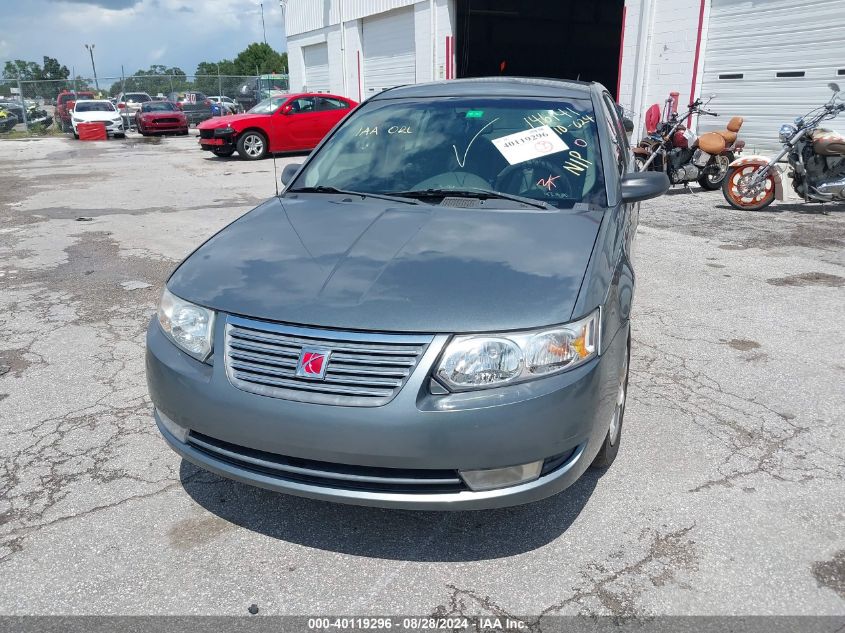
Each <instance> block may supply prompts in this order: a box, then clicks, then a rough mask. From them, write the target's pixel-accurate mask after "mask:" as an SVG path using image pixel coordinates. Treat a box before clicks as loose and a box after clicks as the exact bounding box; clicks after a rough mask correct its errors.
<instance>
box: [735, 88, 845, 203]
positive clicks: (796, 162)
mask: <svg viewBox="0 0 845 633" xmlns="http://www.w3.org/2000/svg"><path fill="white" fill-rule="evenodd" d="M828 87H829V88H830V89H831V90H833V96H832V97H831V98H830V100H829V101H828V102H827V103H825V104H824V105H823V106H820V107H818V108H814V109H813V110H810V111H809V112H808V113H807V114H805V115H804V116H800V117H798V118H796V119H795V122H794V123H785V124H784V125H782V126H781V127H780V132H779V137H780V142H781V143H783V149H781V151H780V152H779V153H778V154H777V156H775V157H774V158H766V157H765V156H746V157H745V158H741V159H739V160H737V161H734V162H733V163H731V166H730V170H729V171H728V177H727V178H726V179H725V183H724V185H722V193H723V194H724V196H725V200H727V201H728V204H730V205H731V206H732V207H734V208H735V209H747V210H749V211H756V210H758V209H762V208H763V207H767V206H769V205H770V204H771V203H772V202H774V200H775V199H778V200H783V180H782V176H781V171H780V167H778V166H777V162H778V161H779V160H780V159H781V158H783V157H784V156H786V157H787V160H788V161H789V166H790V168H791V171H790V172H789V173H788V174H787V175H788V176H789V177H790V178H792V188H793V189H794V190H795V193H797V194H798V195H799V196H801V197H802V198H803V199H804V201H805V202H834V201H843V200H845V136H842V135H840V134H837V133H835V132H833V131H831V130H825V129H822V128H820V127H819V124H820V123H821V122H822V121H825V120H827V119H835V118H836V117H837V116H839V114H840V113H841V112H845V103H836V101H837V99H839V100H841V99H842V97H841V95H840V93H839V85H838V84H835V83H829V84H828Z"/></svg>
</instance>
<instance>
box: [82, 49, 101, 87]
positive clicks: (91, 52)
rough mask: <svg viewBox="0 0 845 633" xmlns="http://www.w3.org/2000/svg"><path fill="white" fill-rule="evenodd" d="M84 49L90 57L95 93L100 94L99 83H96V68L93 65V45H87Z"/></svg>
mask: <svg viewBox="0 0 845 633" xmlns="http://www.w3.org/2000/svg"><path fill="white" fill-rule="evenodd" d="M85 48H87V49H88V54H89V55H90V56H91V70H93V71H94V85H95V86H96V87H97V92H100V82H99V81H97V67H96V66H95V65H94V45H93V44H91V45H90V46H89V45H88V44H86V45H85Z"/></svg>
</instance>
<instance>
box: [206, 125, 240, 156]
mask: <svg viewBox="0 0 845 633" xmlns="http://www.w3.org/2000/svg"><path fill="white" fill-rule="evenodd" d="M204 134H206V135H207V131H206V130H200V138H199V144H200V147H201V148H202V149H204V150H206V151H209V152H211V151H214V150H216V149H227V148H232V149H234V147H235V135H234V134H233V133H232V134H225V135H223V136H203V135H204ZM212 134H213V131H212Z"/></svg>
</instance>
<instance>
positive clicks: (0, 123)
mask: <svg viewBox="0 0 845 633" xmlns="http://www.w3.org/2000/svg"><path fill="white" fill-rule="evenodd" d="M17 124H18V117H16V116H15V115H14V114H12V113H11V112H9V111H8V110H6V109H5V108H3V107H0V133H3V132H9V131H10V130H12V129H13V128H14V127H15V126H16V125H17Z"/></svg>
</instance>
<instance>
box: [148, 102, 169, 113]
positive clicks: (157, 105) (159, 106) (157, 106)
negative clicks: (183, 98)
mask: <svg viewBox="0 0 845 633" xmlns="http://www.w3.org/2000/svg"><path fill="white" fill-rule="evenodd" d="M175 110H176V106H175V105H173V104H172V103H169V102H167V101H153V102H151V103H145V104H144V105H142V106H141V112H174V111H175Z"/></svg>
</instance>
